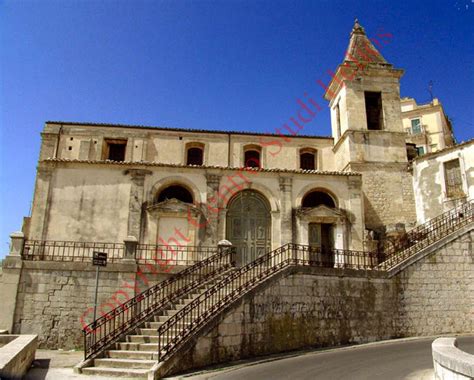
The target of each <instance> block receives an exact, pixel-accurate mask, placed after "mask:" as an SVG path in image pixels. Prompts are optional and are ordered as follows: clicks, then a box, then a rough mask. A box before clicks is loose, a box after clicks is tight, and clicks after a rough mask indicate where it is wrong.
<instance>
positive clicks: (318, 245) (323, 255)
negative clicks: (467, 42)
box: [308, 223, 334, 266]
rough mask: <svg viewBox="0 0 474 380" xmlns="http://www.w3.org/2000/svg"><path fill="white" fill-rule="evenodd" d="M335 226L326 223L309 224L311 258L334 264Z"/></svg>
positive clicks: (325, 263) (330, 264) (326, 263)
mask: <svg viewBox="0 0 474 380" xmlns="http://www.w3.org/2000/svg"><path fill="white" fill-rule="evenodd" d="M333 236H334V227H333V225H332V224H326V223H310V224H309V226H308V244H309V246H310V247H311V248H314V250H312V251H311V254H310V260H312V261H318V262H322V263H323V264H324V265H327V266H333V265H334V253H333V249H334V237H333Z"/></svg>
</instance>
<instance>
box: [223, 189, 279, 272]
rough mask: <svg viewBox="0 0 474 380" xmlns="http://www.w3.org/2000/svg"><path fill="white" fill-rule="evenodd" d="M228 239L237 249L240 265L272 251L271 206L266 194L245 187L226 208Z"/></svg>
mask: <svg viewBox="0 0 474 380" xmlns="http://www.w3.org/2000/svg"><path fill="white" fill-rule="evenodd" d="M226 226H227V227H226V229H227V231H226V236H227V239H228V240H229V241H230V242H232V244H233V245H234V246H235V247H236V248H237V264H239V265H245V264H247V263H249V262H251V261H253V260H255V259H256V258H257V257H259V256H262V255H264V254H265V253H266V252H268V251H270V248H271V244H270V230H271V228H270V227H271V218H270V206H269V204H268V202H267V200H266V199H265V198H264V196H263V195H261V194H260V193H258V192H256V191H254V190H244V191H241V192H240V193H238V194H236V195H235V197H233V198H232V199H231V200H230V202H229V206H228V210H227V221H226Z"/></svg>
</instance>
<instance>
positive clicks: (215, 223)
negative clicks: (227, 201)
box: [204, 174, 222, 245]
mask: <svg viewBox="0 0 474 380" xmlns="http://www.w3.org/2000/svg"><path fill="white" fill-rule="evenodd" d="M221 178H222V176H221V175H217V174H206V183H207V191H206V204H207V205H209V207H206V210H207V212H206V218H207V224H206V226H205V227H204V228H206V233H205V244H206V245H215V244H217V241H218V240H219V236H218V230H220V228H222V226H220V224H221V223H222V221H220V218H219V214H221V213H222V211H221V209H220V207H219V205H220V203H221V201H220V199H219V197H218V192H219V184H220V182H221ZM216 208H218V209H219V211H218V212H216V211H213V210H215V209H216Z"/></svg>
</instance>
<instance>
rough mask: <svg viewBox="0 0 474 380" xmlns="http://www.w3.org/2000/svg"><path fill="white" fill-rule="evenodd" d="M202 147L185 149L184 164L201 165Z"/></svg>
mask: <svg viewBox="0 0 474 380" xmlns="http://www.w3.org/2000/svg"><path fill="white" fill-rule="evenodd" d="M202 163H203V148H201V147H196V146H195V147H191V148H188V150H187V157H186V165H202Z"/></svg>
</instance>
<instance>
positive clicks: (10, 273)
mask: <svg viewBox="0 0 474 380" xmlns="http://www.w3.org/2000/svg"><path fill="white" fill-rule="evenodd" d="M10 239H11V242H10V253H9V255H8V256H7V257H6V258H5V260H4V261H3V268H2V271H3V273H2V281H1V282H0V294H1V295H2V312H1V313H0V330H8V331H9V332H10V333H12V332H13V324H14V316H15V309H16V300H17V293H18V286H19V284H20V278H21V268H22V264H23V262H22V260H21V254H22V251H23V244H24V241H25V238H24V236H23V233H22V232H14V233H12V234H11V235H10Z"/></svg>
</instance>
